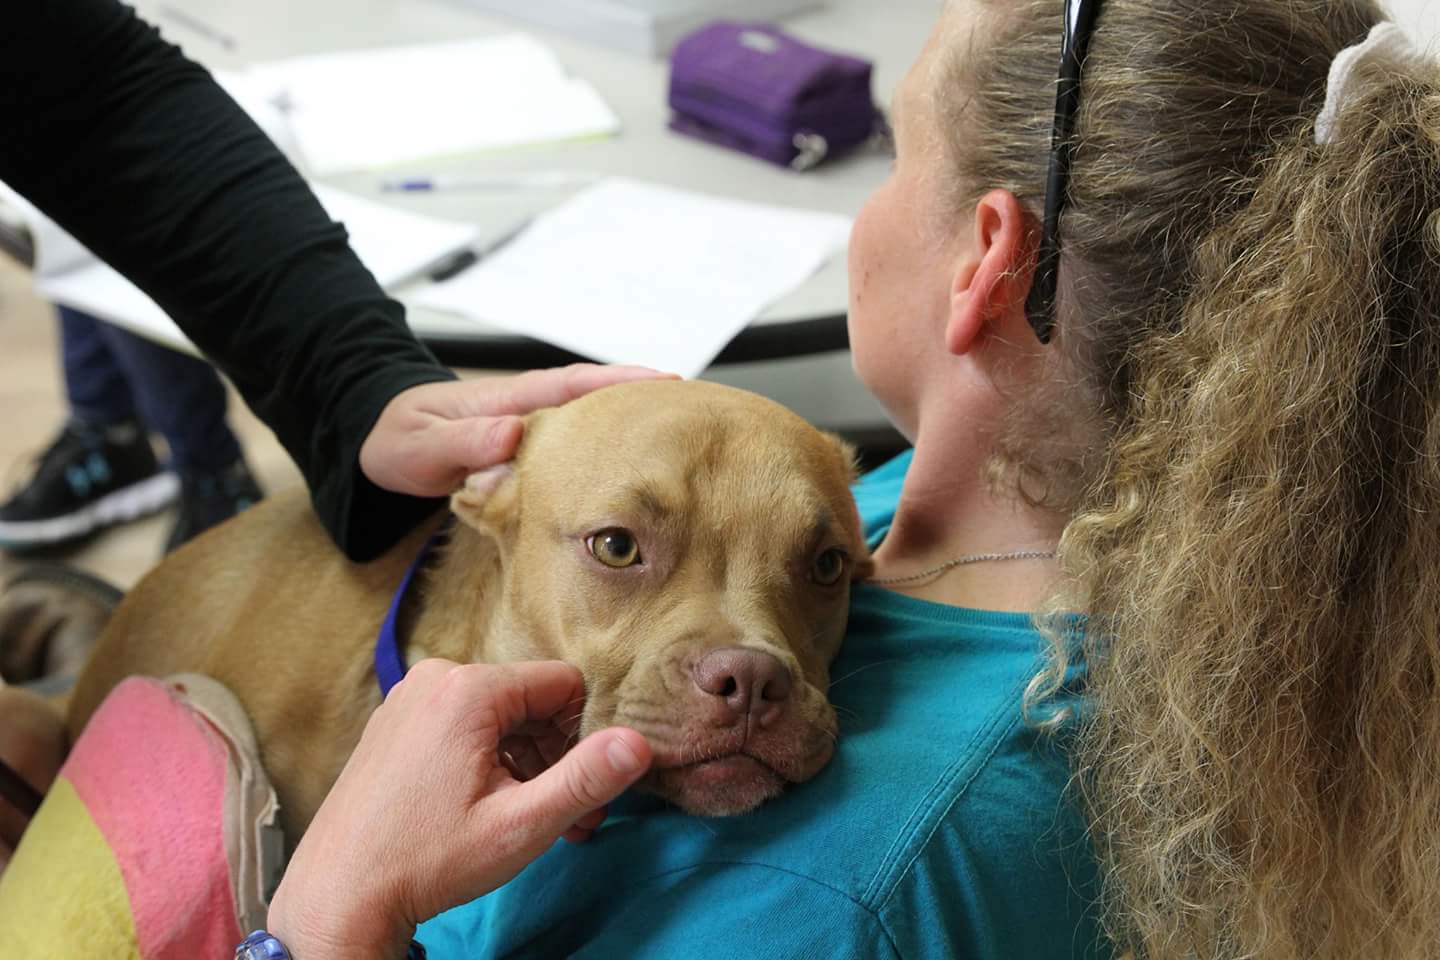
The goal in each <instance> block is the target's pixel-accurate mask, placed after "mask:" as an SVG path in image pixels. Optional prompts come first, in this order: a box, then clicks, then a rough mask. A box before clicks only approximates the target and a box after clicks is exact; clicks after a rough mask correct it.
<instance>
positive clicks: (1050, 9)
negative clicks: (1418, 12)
mask: <svg viewBox="0 0 1440 960" xmlns="http://www.w3.org/2000/svg"><path fill="white" fill-rule="evenodd" d="M1061 8H1062V4H1061V3H1060V0H1024V2H1020V3H1016V2H1014V0H994V3H993V4H992V5H991V7H990V8H989V9H987V10H986V12H985V16H986V17H987V18H988V19H989V20H990V23H989V24H988V25H987V26H988V29H990V31H991V33H990V34H989V35H987V42H986V44H985V45H984V46H983V47H981V46H979V45H973V46H968V47H964V48H961V49H957V50H956V51H954V52H953V54H952V56H951V59H950V60H949V61H948V62H947V64H946V67H945V68H944V69H943V70H942V71H941V72H940V75H939V76H938V77H937V83H938V86H937V87H936V88H935V96H936V101H937V104H938V105H939V106H940V107H941V108H942V109H946V110H948V114H949V115H948V116H945V117H944V119H943V121H942V123H943V124H944V126H945V127H946V129H947V130H948V131H949V132H950V133H951V142H950V144H949V145H948V154H949V158H950V159H951V161H952V168H953V169H954V170H955V177H954V182H955V183H956V184H957V185H959V186H957V187H956V191H957V198H959V199H961V200H964V199H966V198H968V197H972V196H973V194H972V193H969V192H967V187H971V188H992V187H997V186H999V187H1005V188H1008V189H1010V190H1011V191H1013V192H1014V193H1015V194H1016V195H1017V196H1019V197H1021V199H1022V200H1023V201H1025V202H1026V203H1027V204H1030V205H1031V209H1032V211H1035V210H1038V207H1039V201H1040V198H1041V195H1042V192H1043V185H1044V183H1045V162H1046V158H1047V156H1048V141H1049V130H1050V124H1051V112H1052V109H1053V103H1054V73H1055V63H1056V48H1057V43H1058V38H1059V35H1060V23H1061V17H1062V9H1061ZM1381 16H1382V14H1381V11H1380V10H1379V8H1378V7H1377V6H1376V5H1375V4H1373V3H1370V2H1367V0H1224V2H1218V0H1199V2H1197V0H1188V2H1180V0H1111V2H1107V3H1106V5H1105V6H1104V7H1103V8H1102V10H1101V13H1100V17H1099V21H1098V26H1097V29H1096V33H1095V35H1094V39H1093V41H1092V46H1091V50H1090V58H1089V60H1088V61H1087V65H1086V73H1085V78H1084V97H1083V100H1082V111H1081V114H1080V118H1079V124H1078V130H1077V134H1076V138H1077V139H1076V148H1077V151H1076V160H1075V166H1074V171H1073V175H1072V181H1071V204H1070V207H1069V210H1068V212H1067V213H1066V214H1065V218H1064V221H1063V225H1062V235H1063V238H1064V239H1063V246H1064V257H1065V260H1064V262H1063V265H1062V268H1061V299H1062V306H1061V310H1060V313H1059V324H1058V328H1057V330H1058V334H1057V340H1056V343H1055V347H1056V349H1055V350H1054V351H1053V352H1052V357H1051V359H1050V361H1049V362H1050V363H1051V364H1052V366H1053V368H1054V369H1053V373H1054V377H1053V378H1052V380H1053V382H1054V384H1055V385H1056V386H1055V387H1054V388H1053V389H1052V390H1049V391H1043V392H1042V394H1041V395H1036V396H1035V397H1033V398H1027V399H1024V400H1021V401H1019V402H1017V404H1016V408H1017V409H1016V411H1015V414H1014V417H1013V425H1012V428H1011V429H1010V430H1009V431H1008V432H1007V437H1008V440H1007V441H1006V442H1004V443H1002V444H1001V446H1000V448H999V449H998V450H997V453H996V460H997V463H999V464H1001V465H1002V467H1003V468H1004V469H1006V470H1009V471H1010V472H1011V473H1017V474H1019V475H1020V476H1022V477H1031V478H1040V481H1041V483H1042V484H1043V487H1044V489H1045V490H1047V491H1049V492H1051V493H1052V494H1057V497H1056V506H1057V507H1060V508H1062V509H1066V510H1069V511H1072V512H1073V514H1074V519H1073V520H1072V521H1071V522H1070V523H1069V525H1068V527H1067V529H1066V532H1065V535H1064V538H1063V540H1062V557H1063V560H1064V563H1065V565H1066V568H1067V571H1068V572H1069V573H1070V574H1071V575H1072V576H1073V581H1072V583H1071V584H1070V586H1069V587H1068V588H1067V589H1066V591H1065V593H1064V594H1063V595H1062V596H1060V597H1058V598H1057V599H1056V602H1055V609H1070V610H1077V609H1078V610H1082V611H1085V612H1086V613H1087V614H1088V615H1089V630H1088V631H1087V634H1088V635H1087V638H1086V641H1085V649H1084V654H1083V655H1084V661H1085V667H1086V670H1087V675H1088V681H1087V682H1088V693H1089V696H1090V701H1091V708H1090V709H1087V710H1086V711H1085V713H1084V716H1083V717H1081V718H1080V719H1079V727H1080V730H1079V734H1078V752H1077V754H1076V756H1077V761H1076V762H1077V784H1078V786H1079V788H1080V792H1081V796H1082V797H1083V800H1084V802H1085V804H1086V807H1087V811H1088V814H1089V816H1090V818H1091V822H1092V824H1093V827H1094V836H1095V839H1096V844H1097V848H1098V851H1099V854H1100V857H1101V859H1102V862H1103V865H1104V867H1105V872H1106V886H1107V895H1106V907H1107V911H1106V915H1107V925H1108V929H1109V931H1110V933H1111V935H1112V937H1113V938H1114V940H1115V941H1116V943H1117V945H1118V946H1119V947H1120V948H1121V949H1122V950H1124V951H1130V952H1133V953H1134V954H1135V955H1136V956H1139V957H1144V958H1172V957H1173V958H1206V960H1209V958H1216V960H1218V958H1226V960H1234V958H1252V957H1253V958H1264V960H1299V958H1305V960H1317V958H1319V960H1324V958H1337V960H1338V958H1346V960H1350V958H1355V957H1403V958H1425V957H1440V72H1437V69H1436V67H1435V66H1434V65H1433V64H1431V63H1429V62H1420V61H1416V62H1405V63H1399V62H1393V63H1371V64H1368V65H1367V66H1366V68H1365V69H1364V71H1363V72H1362V74H1361V75H1360V76H1359V78H1358V79H1359V81H1360V86H1361V91H1360V93H1359V95H1358V96H1357V98H1356V99H1355V100H1354V102H1352V103H1351V104H1350V105H1349V106H1348V107H1347V109H1346V110H1345V111H1344V112H1343V113H1342V114H1341V117H1340V121H1339V132H1338V136H1337V139H1336V140H1335V141H1334V142H1333V143H1330V144H1328V145H1323V146H1321V145H1317V144H1316V143H1315V139H1314V121H1315V118H1316V116H1317V114H1318V112H1319V109H1320V106H1321V103H1322V102H1323V99H1324V95H1325V87H1326V75H1327V72H1328V70H1329V66H1330V63H1331V61H1332V60H1333V58H1334V56H1335V55H1336V53H1338V52H1339V51H1340V50H1341V49H1343V48H1344V47H1346V46H1348V45H1350V44H1352V43H1355V42H1357V41H1358V40H1360V39H1362V38H1363V37H1364V36H1365V34H1366V33H1367V31H1368V30H1369V28H1370V27H1371V26H1372V25H1373V24H1374V23H1376V22H1377V21H1378V20H1380V19H1381ZM961 91H963V93H962V92H961ZM947 104H948V105H949V106H948V107H947V106H946V105H947ZM1077 390H1080V391H1084V392H1085V393H1086V394H1087V395H1088V396H1089V397H1090V398H1091V400H1092V401H1093V402H1092V403H1091V404H1090V406H1089V409H1088V410H1086V411H1085V415H1084V417H1083V418H1082V417H1074V416H1070V415H1069V414H1068V413H1066V412H1065V411H1067V410H1070V409H1075V408H1077V407H1080V406H1083V405H1081V404H1074V403H1069V404H1067V403H1065V402H1063V401H1061V400H1058V399H1057V398H1059V397H1073V396H1075V391H1077ZM1045 394H1048V395H1045ZM1037 410H1040V411H1042V412H1044V414H1045V417H1047V418H1048V419H1039V418H1038V414H1037V412H1036V411H1037ZM1067 418H1068V419H1067ZM1036 422H1043V423H1044V424H1045V434H1044V435H1043V436H1036V434H1035V431H1034V428H1033V426H1031V425H1032V424H1034V423H1036ZM1097 437H1099V438H1100V439H1099V440H1098V441H1097ZM1056 636H1057V639H1056V642H1055V643H1054V644H1053V655H1052V664H1051V667H1050V669H1049V670H1048V671H1047V672H1046V674H1045V675H1044V676H1042V677H1040V678H1037V683H1036V684H1035V685H1034V686H1033V687H1032V702H1036V701H1039V700H1040V699H1042V698H1043V697H1044V695H1045V694H1046V693H1048V692H1050V691H1053V690H1054V689H1055V688H1056V687H1057V686H1058V684H1059V681H1060V678H1062V677H1063V676H1064V675H1065V670H1066V668H1067V666H1069V659H1070V654H1071V651H1070V649H1069V647H1068V646H1067V645H1066V643H1065V642H1064V637H1063V636H1060V635H1059V633H1058V631H1057V633H1056Z"/></svg>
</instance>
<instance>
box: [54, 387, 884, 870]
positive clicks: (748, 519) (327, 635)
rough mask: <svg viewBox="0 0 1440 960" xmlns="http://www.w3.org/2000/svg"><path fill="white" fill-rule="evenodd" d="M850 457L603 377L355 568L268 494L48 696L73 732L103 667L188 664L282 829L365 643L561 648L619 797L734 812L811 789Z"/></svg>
mask: <svg viewBox="0 0 1440 960" xmlns="http://www.w3.org/2000/svg"><path fill="white" fill-rule="evenodd" d="M854 463H855V458H854V453H853V451H852V450H850V449H849V448H848V447H847V446H846V445H845V444H844V443H843V441H840V440H839V439H838V438H836V437H834V436H831V435H829V434H826V433H823V432H822V431H820V430H818V429H816V428H814V427H813V426H811V425H810V424H808V423H807V422H805V421H804V420H803V419H801V418H800V417H798V416H796V415H795V414H793V413H792V412H790V411H789V410H787V409H785V408H784V407H782V406H780V405H778V404H776V403H773V402H771V401H769V400H767V399H764V398H762V397H759V396H757V395H754V394H750V393H747V392H744V391H740V390H735V389H732V388H729V387H723V386H719V385H716V384H709V383H703V382H680V381H647V382H640V383H631V384H624V385H620V386H614V387H609V388H606V389H604V390H601V391H597V392H595V393H593V394H590V395H587V396H585V397H582V398H580V399H578V400H575V401H572V402H571V403H568V404H566V405H565V406H563V407H557V408H551V409H546V410H542V411H539V412H536V413H534V414H532V415H530V416H529V417H528V418H527V419H526V424H525V435H524V440H523V442H522V444H521V447H520V450H519V451H518V454H517V457H516V459H515V460H514V461H513V462H512V463H511V464H507V465H505V466H501V467H497V468H494V469H491V470H488V471H485V472H482V473H478V474H475V475H473V476H471V477H470V478H469V479H468V480H467V482H466V483H465V485H464V487H463V489H461V490H460V491H459V492H457V493H456V494H455V495H454V496H453V497H452V498H451V501H450V510H449V511H445V512H443V513H442V514H441V515H439V516H436V517H435V518H433V519H432V520H431V521H429V522H428V523H426V524H424V525H423V526H422V527H421V528H420V529H418V530H416V531H414V532H413V533H412V534H411V535H409V536H408V537H407V538H406V539H404V540H403V541H402V542H401V543H400V544H398V545H397V546H396V547H395V548H393V549H392V550H390V551H389V552H388V553H387V554H385V555H384V556H383V557H381V558H380V559H379V560H377V561H375V562H373V563H368V564H354V563H350V562H347V561H346V560H345V559H344V558H343V557H341V556H340V555H339V554H338V553H337V552H336V550H335V549H334V547H333V545H332V544H331V543H330V542H329V541H328V539H327V537H326V534H325V532H324V530H323V529H322V528H321V527H320V525H319V523H318V522H317V521H316V519H315V517H314V516H313V514H312V512H311V510H310V509H309V506H308V504H307V503H306V501H305V500H304V499H303V498H302V497H300V496H289V497H286V496H278V497H273V498H270V499H269V500H267V501H266V502H265V503H262V504H260V505H258V506H256V507H255V508H252V509H251V510H249V511H246V512H245V513H244V514H242V515H241V516H239V517H238V518H236V519H235V520H233V521H230V522H228V523H226V524H224V525H222V526H221V527H219V528H217V529H216V530H214V531H212V532H210V533H207V534H206V535H204V536H201V537H199V538H197V539H196V540H195V541H193V542H192V543H190V544H187V545H186V546H184V547H183V548H181V549H180V550H178V551H176V552H175V553H174V554H173V555H172V556H171V557H169V558H168V559H166V560H165V561H164V562H163V563H161V564H160V565H159V566H158V567H157V568H156V569H155V570H154V571H153V572H151V573H150V574H149V575H148V576H147V577H145V579H144V580H143V581H142V582H141V583H140V584H139V585H138V586H137V587H136V588H135V589H134V590H133V591H132V592H131V593H130V594H129V595H128V596H127V597H126V599H125V601H124V602H123V603H122V604H121V606H120V607H119V609H118V610H117V611H116V613H115V614H114V616H113V617H112V619H111V620H110V622H109V623H108V625H107V626H106V628H105V631H104V633H103V634H102V636H101V638H100V640H99V642H98V644H97V646H96V648H95V651H94V654H93V656H92V657H91V659H90V661H89V663H88V665H87V666H86V669H85V670H84V672H83V673H82V675H81V677H80V679H79V681H78V682H77V684H76V687H75V689H74V691H73V694H72V696H71V697H70V701H69V706H68V718H67V720H66V724H67V726H68V731H69V734H70V736H71V737H72V738H73V737H75V736H78V734H79V733H80V731H81V730H82V729H83V728H84V726H85V723H86V721H87V719H88V718H89V717H90V716H91V714H92V713H93V712H94V711H95V710H96V708H97V707H98V706H99V704H100V702H101V701H102V700H103V699H104V698H105V696H106V694H107V693H108V692H109V691H110V690H111V689H113V688H114V687H115V685H116V684H117V683H119V682H120V681H121V680H122V679H124V678H125V677H126V676H130V675H135V674H141V675H149V676H166V675H170V674H175V673H182V672H190V673H202V674H208V675H210V676H213V677H215V678H216V679H218V680H220V681H221V682H222V683H224V684H225V685H226V686H227V687H228V688H229V689H230V690H231V691H233V692H234V693H235V694H236V696H237V697H238V698H239V699H240V701H241V703H243V704H244V706H245V708H246V710H247V712H248V713H249V716H250V719H251V721H252V723H253V725H254V728H255V732H256V735H257V738H258V741H259V744H260V750H261V756H262V759H263V762H264V765H265V768H266V771H267V772H268V773H269V775H270V777H271V780H272V781H273V783H274V785H275V787H276V792H277V794H278V796H279V798H280V804H281V825H282V827H283V828H284V830H285V834H286V838H287V841H288V842H289V843H291V844H293V843H294V842H297V841H298V838H299V836H300V835H301V833H303V831H304V829H305V827H306V826H307V825H308V824H309V822H310V820H311V818H312V817H313V816H314V814H315V812H316V810H317V809H318V808H319V806H320V803H321V801H322V800H323V799H324V797H325V794H326V793H327V791H328V790H329V789H330V787H331V786H332V785H333V783H334V781H335V779H336V777H337V776H338V775H339V772H340V770H341V768H342V766H343V765H344V763H345V761H346V758H347V757H348V756H349V754H350V752H351V751H352V749H353V748H354V746H355V744H356V743H357V742H358V740H359V737H360V733H361V731H362V730H363V728H364V725H365V722H366V719H367V718H368V716H369V715H370V713H371V712H372V711H373V710H374V709H375V707H376V706H377V705H378V704H379V702H380V699H381V693H380V690H379V688H378V687H377V683H376V674H375V668H374V666H373V665H372V664H373V651H374V646H375V642H376V636H377V629H378V627H379V625H380V624H381V622H382V620H384V619H385V617H386V613H387V608H388V607H389V606H390V604H391V601H392V598H393V597H394V595H395V593H396V588H397V584H399V583H400V581H401V580H402V578H403V576H404V575H405V572H406V570H407V568H408V567H409V565H410V564H411V563H412V561H413V560H414V559H415V558H416V557H417V555H418V554H420V552H421V550H422V548H423V547H424V546H425V544H426V543H427V542H428V541H432V540H433V541H435V542H436V543H437V545H436V546H435V548H434V549H433V551H432V552H431V553H430V555H429V559H428V561H427V562H425V563H424V564H423V565H422V566H421V567H420V568H419V570H418V572H417V573H416V580H415V583H414V585H413V586H412V588H411V589H410V590H409V591H408V592H407V593H406V594H405V600H404V602H402V603H400V604H399V605H398V606H397V611H398V617H397V624H398V629H397V634H398V636H399V638H400V641H401V644H402V646H403V649H404V657H405V660H406V661H407V662H409V663H411V664H413V663H415V662H417V661H418V660H420V659H422V658H425V657H442V658H446V659H450V660H454V661H459V662H473V661H485V662H497V663H498V662H507V661H516V660H533V659H559V660H565V661H568V662H570V663H572V664H574V665H575V666H577V667H578V668H579V669H580V671H581V672H582V674H583V676H584V678H585V684H586V691H587V696H586V701H585V705H584V708H583V714H582V715H581V717H580V724H579V731H580V734H581V735H584V734H587V733H589V732H591V731H594V730H596V729H600V728H602V727H606V726H610V725H614V724H623V725H627V726H631V727H634V728H635V729H637V730H639V731H640V732H642V733H643V734H645V736H646V737H647V738H648V739H649V740H650V742H651V743H652V745H653V746H654V755H655V762H654V766H653V768H652V770H651V771H650V772H649V773H648V774H647V776H646V778H645V780H644V781H642V784H641V787H642V788H643V789H647V790H649V791H652V792H654V793H657V794H659V795H660V796H662V797H664V798H665V799H667V800H668V801H670V802H672V803H674V804H675V805H677V806H679V807H680V808H682V809H683V810H686V811H688V812H691V813H695V814H700V815H707V816H721V815H730V814H738V813H742V812H744V811H747V810H750V809H753V808H754V807H756V806H758V805H759V804H761V803H763V802H765V801H766V800H768V799H770V798H772V797H774V796H776V795H777V794H779V793H780V792H781V791H782V790H783V789H785V787H786V786H787V785H789V784H795V783H800V782H802V781H805V780H807V779H809V778H811V777H813V776H814V775H815V774H816V773H817V772H818V771H819V770H820V769H821V768H822V767H823V766H824V765H825V764H826V763H827V762H828V761H829V759H830V757H831V755H832V752H833V750H834V744H835V739H836V734H837V726H836V718H835V712H834V709H833V708H832V707H831V706H830V703H829V701H828V699H827V697H826V690H827V688H828V685H829V675H828V673H829V665H830V663H831V661H832V659H833V658H834V656H835V654H836V652H837V651H838V649H839V646H840V642H841V639H842V637H843V635H844V632H845V625H846V620H847V614H848V607H849V591H850V583H851V581H852V579H854V578H855V577H856V576H857V575H863V572H864V570H865V569H866V565H867V564H868V560H867V551H866V546H865V541H864V538H863V535H862V531H861V529H860V522H859V516H858V514H857V511H856V508H855V503H854V500H853V498H852V496H851V494H850V484H851V483H852V482H853V480H854V478H855V466H854Z"/></svg>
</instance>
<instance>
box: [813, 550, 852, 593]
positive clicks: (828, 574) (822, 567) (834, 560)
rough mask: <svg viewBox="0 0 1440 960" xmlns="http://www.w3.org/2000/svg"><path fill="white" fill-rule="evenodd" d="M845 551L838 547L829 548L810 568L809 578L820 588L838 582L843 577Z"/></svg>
mask: <svg viewBox="0 0 1440 960" xmlns="http://www.w3.org/2000/svg"><path fill="white" fill-rule="evenodd" d="M846 559H847V558H846V556H845V551H844V550H841V549H840V548H839V547H831V548H830V549H829V550H826V551H825V552H824V553H822V554H820V556H818V557H816V558H815V562H814V563H813V564H811V566H810V578H811V579H812V580H814V581H815V582H816V583H818V584H820V586H822V587H830V586H834V585H835V584H837V583H839V582H840V578H841V577H842V576H844V575H845V560H846Z"/></svg>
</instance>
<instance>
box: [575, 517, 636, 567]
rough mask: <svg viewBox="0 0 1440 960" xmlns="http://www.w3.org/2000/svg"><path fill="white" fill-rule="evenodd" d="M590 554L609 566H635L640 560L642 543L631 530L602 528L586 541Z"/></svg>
mask: <svg viewBox="0 0 1440 960" xmlns="http://www.w3.org/2000/svg"><path fill="white" fill-rule="evenodd" d="M585 545H586V546H587V547H589V548H590V555H591V556H592V557H594V558H595V559H596V560H599V561H600V562H601V563H603V564H605V566H607V567H633V566H634V565H635V564H637V563H639V562H640V544H638V543H636V542H635V538H634V537H632V536H631V535H630V531H628V530H621V529H619V528H618V527H617V528H615V529H613V530H601V531H600V532H599V533H597V534H594V535H592V536H591V537H590V539H588V540H586V541H585Z"/></svg>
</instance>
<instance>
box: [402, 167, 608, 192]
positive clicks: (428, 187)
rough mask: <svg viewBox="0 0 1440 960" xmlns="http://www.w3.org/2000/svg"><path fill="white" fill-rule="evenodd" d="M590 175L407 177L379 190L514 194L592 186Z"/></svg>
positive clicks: (560, 172)
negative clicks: (523, 190) (521, 190)
mask: <svg viewBox="0 0 1440 960" xmlns="http://www.w3.org/2000/svg"><path fill="white" fill-rule="evenodd" d="M595 179H596V177H595V174H593V173H581V172H575V171H570V170H546V171H541V172H539V173H514V174H496V175H493V176H483V175H482V176H450V177H407V178H404V179H401V180H385V181H383V182H381V184H380V189H381V190H384V191H385V192H387V193H423V192H429V191H435V190H514V189H519V188H524V187H567V186H572V185H575V184H582V183H591V182H593V181H594V180H595Z"/></svg>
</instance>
